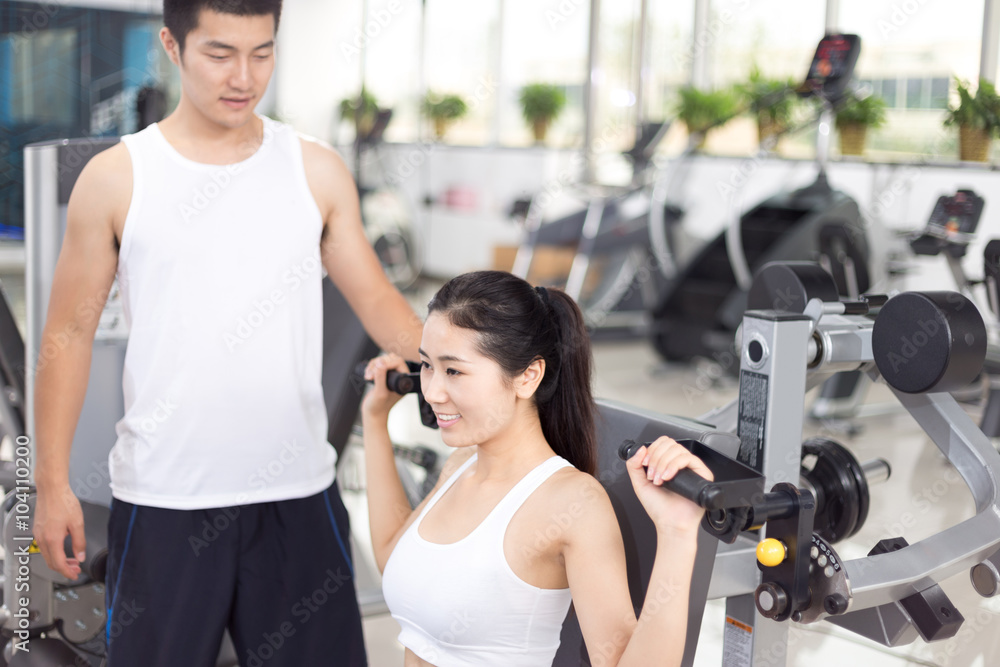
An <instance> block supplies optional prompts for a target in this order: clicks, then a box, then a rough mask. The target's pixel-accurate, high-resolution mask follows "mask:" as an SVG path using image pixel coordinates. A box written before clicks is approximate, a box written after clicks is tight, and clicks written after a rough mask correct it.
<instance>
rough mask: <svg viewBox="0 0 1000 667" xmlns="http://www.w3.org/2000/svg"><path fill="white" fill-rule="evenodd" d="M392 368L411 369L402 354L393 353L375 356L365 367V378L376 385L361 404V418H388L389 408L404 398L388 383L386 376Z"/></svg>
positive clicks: (407, 370) (383, 419) (405, 370)
mask: <svg viewBox="0 0 1000 667" xmlns="http://www.w3.org/2000/svg"><path fill="white" fill-rule="evenodd" d="M390 370H394V371H398V372H400V373H408V372H409V370H410V369H409V368H408V367H407V365H406V361H404V360H403V358H402V357H401V356H399V355H398V354H391V353H390V354H384V355H382V356H380V357H375V358H374V359H372V360H371V361H369V362H368V366H367V367H365V379H366V380H372V381H374V386H373V387H372V388H371V389H370V390H369V391H368V394H367V395H366V396H365V400H364V402H363V403H362V404H361V418H362V421H363V422H369V420H373V419H378V420H381V421H385V420H387V419H388V418H389V410H391V409H392V406H394V405H396V403H398V402H399V399H401V398H402V396H401V395H399V394H397V393H396V392H394V391H391V390H390V389H389V387H388V385H387V384H386V379H385V377H386V374H388V372H389V371H390Z"/></svg>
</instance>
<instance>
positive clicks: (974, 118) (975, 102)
mask: <svg viewBox="0 0 1000 667" xmlns="http://www.w3.org/2000/svg"><path fill="white" fill-rule="evenodd" d="M955 82H956V84H957V87H958V107H956V108H951V107H950V106H949V108H948V115H947V116H946V117H945V121H944V124H945V125H949V126H950V125H958V145H959V148H958V153H959V159H961V160H972V161H976V162H986V160H987V156H988V155H989V152H990V139H992V138H993V137H994V136H996V135H998V134H1000V97H998V96H997V90H996V87H995V86H994V85H993V84H992V83H990V82H989V81H987V80H986V79H980V80H979V89H978V90H976V94H975V95H973V94H972V92H971V91H970V90H969V84H967V83H966V82H964V81H962V80H960V79H957V78H956V79H955Z"/></svg>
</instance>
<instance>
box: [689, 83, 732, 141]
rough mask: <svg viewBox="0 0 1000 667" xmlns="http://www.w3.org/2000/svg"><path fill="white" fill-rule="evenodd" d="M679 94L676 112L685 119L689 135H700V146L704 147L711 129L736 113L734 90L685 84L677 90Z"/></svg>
mask: <svg viewBox="0 0 1000 667" xmlns="http://www.w3.org/2000/svg"><path fill="white" fill-rule="evenodd" d="M677 95H678V101H677V104H676V106H675V108H674V113H675V114H676V116H677V118H679V119H680V120H682V121H684V124H685V125H686V126H687V130H688V134H689V135H691V136H695V135H697V136H699V137H700V139H699V140H698V148H702V147H704V145H705V138H706V136H707V135H708V131H709V130H711V129H713V128H715V127H718V126H719V125H722V124H724V123H725V122H726V121H728V120H729V119H730V118H732V117H733V116H734V115H736V107H737V103H736V95H735V94H734V91H732V90H726V89H724V90H713V91H704V90H700V89H698V88H695V87H694V86H684V87H682V88H680V89H679V90H678V91H677Z"/></svg>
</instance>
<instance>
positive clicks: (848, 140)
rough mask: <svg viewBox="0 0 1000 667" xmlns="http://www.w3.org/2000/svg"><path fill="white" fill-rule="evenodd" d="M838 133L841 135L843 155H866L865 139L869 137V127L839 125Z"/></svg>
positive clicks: (855, 124) (850, 124) (849, 124)
mask: <svg viewBox="0 0 1000 667" xmlns="http://www.w3.org/2000/svg"><path fill="white" fill-rule="evenodd" d="M837 131H838V132H839V133H840V154H841V155H864V154H865V137H866V136H867V135H868V126H867V125H859V124H857V123H847V124H845V125H838V126H837Z"/></svg>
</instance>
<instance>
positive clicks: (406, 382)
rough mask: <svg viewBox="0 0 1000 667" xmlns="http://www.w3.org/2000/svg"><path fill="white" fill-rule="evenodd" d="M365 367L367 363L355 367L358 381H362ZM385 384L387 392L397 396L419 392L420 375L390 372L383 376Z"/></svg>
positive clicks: (363, 362)
mask: <svg viewBox="0 0 1000 667" xmlns="http://www.w3.org/2000/svg"><path fill="white" fill-rule="evenodd" d="M367 367H368V362H367V361H362V362H361V363H360V364H358V365H357V366H355V367H354V375H355V377H357V378H358V379H359V380H364V377H365V368H367ZM366 382H371V380H366ZM385 383H386V386H388V387H389V391H394V392H396V393H397V394H401V395H403V396H405V395H406V394H412V393H414V392H419V391H420V373H400V372H399V371H393V370H390V371H389V372H388V373H386V374H385Z"/></svg>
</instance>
